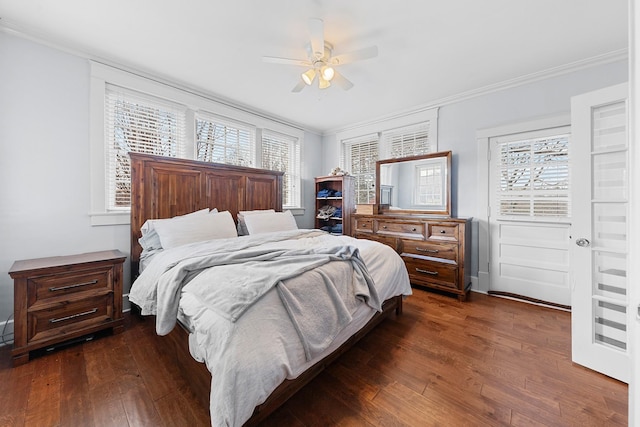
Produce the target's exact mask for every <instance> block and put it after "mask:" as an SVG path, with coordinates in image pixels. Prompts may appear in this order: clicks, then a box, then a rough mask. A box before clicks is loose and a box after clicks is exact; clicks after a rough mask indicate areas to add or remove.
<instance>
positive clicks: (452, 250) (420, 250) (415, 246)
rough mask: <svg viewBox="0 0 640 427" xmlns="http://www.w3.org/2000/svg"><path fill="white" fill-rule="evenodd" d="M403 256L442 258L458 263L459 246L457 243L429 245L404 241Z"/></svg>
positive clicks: (427, 243) (415, 241)
mask: <svg viewBox="0 0 640 427" xmlns="http://www.w3.org/2000/svg"><path fill="white" fill-rule="evenodd" d="M402 254H403V255H404V254H413V255H421V256H427V257H432V258H442V259H448V260H451V261H455V262H457V261H458V245H457V244H456V243H429V242H421V241H417V240H408V239H402Z"/></svg>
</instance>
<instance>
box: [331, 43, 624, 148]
mask: <svg viewBox="0 0 640 427" xmlns="http://www.w3.org/2000/svg"><path fill="white" fill-rule="evenodd" d="M628 59H629V50H628V49H619V50H615V51H612V52H608V53H605V54H602V55H598V56H594V57H591V58H587V59H583V60H580V61H575V62H571V63H568V64H565V65H561V66H558V67H554V68H549V69H546V70H542V71H539V72H535V73H531V74H525V75H523V76H520V77H516V78H513V79H509V80H504V81H502V82H498V83H494V84H491V85H487V86H482V87H479V88H477V89H472V90H469V91H466V92H461V93H458V94H455V95H452V96H448V97H444V98H440V99H437V100H434V101H431V102H429V103H427V104H422V105H418V106H416V107H413V108H409V109H405V110H400V111H397V112H395V113H393V114H390V115H386V116H382V117H378V118H376V119H373V120H367V121H363V122H359V123H354V124H352V125H349V126H344V127H340V128H335V129H331V130H327V131H324V132H323V134H322V135H323V136H326V135H332V134H337V133H342V132H349V133H351V132H352V131H354V130H357V129H359V128H366V127H370V126H372V125H375V124H377V123H379V122H384V121H388V120H392V119H395V118H398V117H403V116H406V115H408V114H414V113H420V112H423V111H426V110H429V109H432V108H435V107H442V106H445V105H450V104H454V103H457V102H461V101H466V100H468V99H472V98H476V97H479V96H483V95H488V94H490V93H494V92H499V91H502V90H506V89H511V88H514V87H519V86H523V85H526V84H530V83H534V82H537V81H540V80H546V79H549V78H552V77H557V76H561V75H564V74H569V73H573V72H576V71H580V70H583V69H587V68H591V67H595V66H598V65H604V64H610V63H613V62H619V61H625V60H628Z"/></svg>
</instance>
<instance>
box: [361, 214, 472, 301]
mask: <svg viewBox="0 0 640 427" xmlns="http://www.w3.org/2000/svg"><path fill="white" fill-rule="evenodd" d="M354 218H355V219H354V227H353V228H354V233H353V235H354V237H356V238H359V239H369V240H377V241H379V242H381V243H384V244H386V245H389V246H391V247H392V248H393V249H395V250H396V251H397V252H398V253H399V254H400V256H402V259H403V260H404V262H405V264H406V266H407V271H408V272H409V279H410V280H411V283H412V284H413V285H419V286H425V287H429V288H433V289H439V290H441V291H446V292H449V293H452V294H455V295H457V296H458V299H459V300H460V301H464V300H465V299H466V297H467V293H468V292H469V288H470V287H471V280H470V277H469V265H467V263H468V262H469V260H470V256H471V255H470V251H471V220H470V219H463V218H434V217H426V216H419V215H390V214H384V215H359V214H356V215H355V216H354Z"/></svg>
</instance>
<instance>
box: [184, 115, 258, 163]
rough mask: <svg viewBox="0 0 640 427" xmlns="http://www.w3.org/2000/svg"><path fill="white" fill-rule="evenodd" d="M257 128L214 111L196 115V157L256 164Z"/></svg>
mask: <svg viewBox="0 0 640 427" xmlns="http://www.w3.org/2000/svg"><path fill="white" fill-rule="evenodd" d="M254 141H255V129H254V128H253V127H251V126H249V125H244V124H241V123H236V122H233V121H230V120H228V119H223V118H221V117H217V116H214V115H208V114H202V113H199V114H197V115H196V158H197V159H198V160H201V161H204V162H214V163H226V164H231V165H237V166H253V165H254V164H255V150H254V147H255V142H254Z"/></svg>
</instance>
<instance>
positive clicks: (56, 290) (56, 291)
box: [27, 266, 111, 305]
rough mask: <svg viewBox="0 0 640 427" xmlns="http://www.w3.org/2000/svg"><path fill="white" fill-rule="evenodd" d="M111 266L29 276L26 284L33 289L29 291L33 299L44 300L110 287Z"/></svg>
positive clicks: (31, 302) (30, 302)
mask: <svg viewBox="0 0 640 427" xmlns="http://www.w3.org/2000/svg"><path fill="white" fill-rule="evenodd" d="M110 274H111V266H106V267H102V268H98V269H96V268H93V269H90V270H80V271H78V270H75V271H69V272H65V273H58V274H54V275H47V276H36V277H31V278H29V279H28V280H27V286H28V287H29V288H30V289H33V292H29V296H30V297H31V298H35V300H33V301H29V305H32V304H33V303H35V302H36V301H42V300H46V299H48V298H55V297H64V296H68V295H70V294H74V293H76V292H85V291H96V290H102V289H109V288H110V287H111V280H110Z"/></svg>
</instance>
